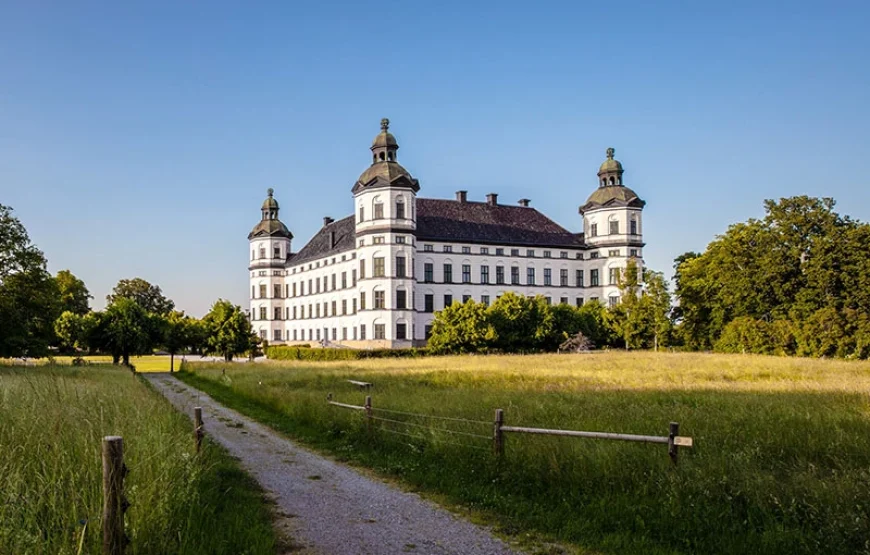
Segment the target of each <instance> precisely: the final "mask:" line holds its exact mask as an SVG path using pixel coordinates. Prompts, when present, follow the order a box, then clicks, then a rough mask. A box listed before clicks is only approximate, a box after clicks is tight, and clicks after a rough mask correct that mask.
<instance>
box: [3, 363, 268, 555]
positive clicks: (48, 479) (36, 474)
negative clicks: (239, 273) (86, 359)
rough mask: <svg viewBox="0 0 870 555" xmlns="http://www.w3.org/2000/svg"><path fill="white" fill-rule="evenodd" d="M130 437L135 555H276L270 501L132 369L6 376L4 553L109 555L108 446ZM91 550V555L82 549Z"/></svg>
mask: <svg viewBox="0 0 870 555" xmlns="http://www.w3.org/2000/svg"><path fill="white" fill-rule="evenodd" d="M106 435H120V436H123V438H124V450H125V461H126V464H127V466H128V467H129V469H130V473H129V475H128V476H127V478H126V482H125V486H126V487H125V489H126V493H127V497H128V499H129V500H130V502H131V503H132V506H131V507H130V509H129V511H128V512H127V519H126V520H127V535H128V537H129V538H130V539H131V540H132V543H131V544H130V546H129V547H128V550H127V552H128V553H148V554H161V553H167V554H168V553H190V554H193V553H273V552H274V544H275V537H274V535H273V531H272V527H271V522H270V514H269V511H268V510H267V509H266V508H265V506H264V504H263V498H262V492H261V490H259V489H258V487H257V485H256V483H255V482H253V481H252V480H251V479H250V478H248V477H247V476H246V475H245V474H244V473H242V471H241V470H240V469H239V468H238V466H237V464H236V463H235V461H233V460H232V459H231V458H230V457H229V455H228V454H226V453H225V452H224V451H223V450H221V449H220V448H219V447H218V446H217V445H214V444H211V443H210V442H206V443H205V448H204V450H203V452H202V453H201V454H200V456H199V457H196V456H194V453H193V440H192V425H191V423H190V421H189V420H187V419H186V418H185V417H184V416H182V415H180V414H178V413H177V412H176V411H175V410H173V409H172V407H171V406H170V405H169V404H168V402H166V401H165V399H163V398H162V397H161V396H160V395H159V394H157V393H156V392H155V391H153V390H151V388H150V387H149V386H148V385H147V384H145V383H144V382H142V381H140V379H139V378H137V377H135V376H134V375H132V374H131V373H130V372H129V371H128V370H126V369H122V368H118V367H111V366H88V367H50V366H47V367H38V368H33V367H31V368H21V367H17V368H10V367H0V553H10V554H12V553H52V554H54V553H59V554H66V553H79V552H80V553H99V552H100V541H101V532H100V513H101V507H102V491H101V472H102V470H101V462H100V449H101V440H102V438H103V437H104V436H106ZM80 546H81V547H80Z"/></svg>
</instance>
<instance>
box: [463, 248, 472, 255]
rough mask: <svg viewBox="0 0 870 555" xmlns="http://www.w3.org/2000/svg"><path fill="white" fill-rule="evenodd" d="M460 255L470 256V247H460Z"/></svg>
mask: <svg viewBox="0 0 870 555" xmlns="http://www.w3.org/2000/svg"><path fill="white" fill-rule="evenodd" d="M462 254H471V247H462Z"/></svg>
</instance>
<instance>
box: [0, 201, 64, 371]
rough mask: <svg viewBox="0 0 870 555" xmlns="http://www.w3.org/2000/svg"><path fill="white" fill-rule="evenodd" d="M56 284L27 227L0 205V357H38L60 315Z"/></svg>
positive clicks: (43, 352)
mask: <svg viewBox="0 0 870 555" xmlns="http://www.w3.org/2000/svg"><path fill="white" fill-rule="evenodd" d="M58 296H59V295H58V289H57V284H56V283H55V281H54V279H52V277H51V275H50V274H49V273H48V271H47V270H46V261H45V256H44V255H43V254H42V251H40V250H39V249H37V248H36V247H35V246H34V245H33V244H32V243H31V242H30V237H29V236H28V234H27V230H26V229H25V228H24V226H23V225H22V224H21V222H20V221H19V220H18V219H17V218H16V217H15V216H13V215H12V209H11V208H9V207H7V206H4V205H2V204H0V357H16V356H25V355H27V356H40V355H42V354H45V353H46V352H47V351H48V346H49V344H50V343H51V342H52V341H53V340H54V321H55V319H56V318H57V317H58V316H59V315H60V310H59V303H58Z"/></svg>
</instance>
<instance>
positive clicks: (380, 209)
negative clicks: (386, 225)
mask: <svg viewBox="0 0 870 555" xmlns="http://www.w3.org/2000/svg"><path fill="white" fill-rule="evenodd" d="M383 217H384V203H382V202H377V203H375V219H376V220H380V219H383Z"/></svg>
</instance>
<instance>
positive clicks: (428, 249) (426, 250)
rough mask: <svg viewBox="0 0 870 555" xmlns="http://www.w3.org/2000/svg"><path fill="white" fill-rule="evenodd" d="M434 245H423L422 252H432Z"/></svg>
mask: <svg viewBox="0 0 870 555" xmlns="http://www.w3.org/2000/svg"><path fill="white" fill-rule="evenodd" d="M434 251H435V247H433V246H432V245H423V252H434Z"/></svg>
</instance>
